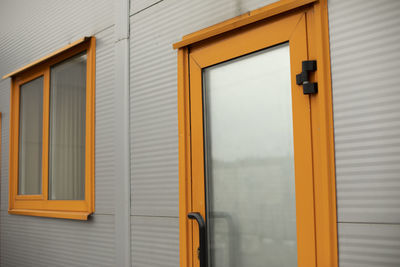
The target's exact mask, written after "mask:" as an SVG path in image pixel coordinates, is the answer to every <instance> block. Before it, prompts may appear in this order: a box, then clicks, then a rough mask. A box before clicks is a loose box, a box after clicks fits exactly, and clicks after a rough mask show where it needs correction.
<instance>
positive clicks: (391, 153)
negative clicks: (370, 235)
mask: <svg viewBox="0 0 400 267" xmlns="http://www.w3.org/2000/svg"><path fill="white" fill-rule="evenodd" d="M329 19H330V34H331V39H330V40H331V56H332V84H333V104H334V107H333V108H334V122H335V123H334V126H335V148H336V175H337V178H336V181H337V203H338V219H339V221H340V222H382V223H389V222H390V223H400V176H399V173H400V105H399V100H400V90H399V84H400V75H399V73H400V49H399V41H400V1H393V0H385V1H373V0H370V1H365V0H358V1H356V0H353V1H339V0H332V1H330V2H329Z"/></svg>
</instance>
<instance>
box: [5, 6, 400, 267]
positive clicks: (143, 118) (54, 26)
mask: <svg viewBox="0 0 400 267" xmlns="http://www.w3.org/2000/svg"><path fill="white" fill-rule="evenodd" d="M275 2H277V1H272V0H246V1H242V0H221V1H200V0H196V1H178V0H130V2H129V0H118V1H112V0H96V1H95V0H88V1H79V0H73V1H46V0H38V1H24V0H17V1H12V0H3V1H2V2H1V3H0V22H1V23H0V76H4V75H6V74H8V73H10V72H12V71H14V70H16V69H18V68H21V67H24V66H25V65H27V64H29V63H31V62H33V61H35V60H38V59H40V58H42V57H44V56H46V55H48V54H50V53H52V52H54V51H56V50H57V49H60V48H62V47H64V46H66V45H68V44H70V43H72V42H74V41H76V40H78V39H79V38H82V37H85V36H94V37H95V38H96V72H95V88H96V89H95V90H96V93H95V146H94V149H95V159H94V160H95V162H94V166H95V212H94V214H93V215H91V216H90V217H89V219H88V220H87V221H79V220H68V219H59V218H44V217H32V216H23V215H14V214H9V213H8V208H9V197H8V196H9V164H10V162H9V147H10V144H9V140H10V134H9V125H10V116H9V114H10V98H11V96H10V87H11V79H10V78H6V79H2V80H1V81H0V112H1V154H0V155H1V165H0V166H1V169H0V180H1V185H0V187H1V191H0V195H1V199H0V265H1V266H128V265H132V266H135V267H136V266H137V267H145V266H146V267H150V266H151V267H155V266H174V267H176V266H180V246H179V231H180V230H179V207H180V206H179V205H180V203H179V175H178V174H179V145H178V144H179V143H178V142H179V135H178V111H177V110H178V102H177V99H178V95H177V86H178V81H177V76H178V69H177V66H178V62H177V50H174V49H173V47H172V45H173V44H174V43H176V42H179V41H180V40H181V39H182V36H184V35H187V34H191V33H193V32H195V31H198V30H201V29H203V28H206V27H209V26H212V25H214V24H216V23H219V22H221V21H224V20H227V19H231V18H233V17H235V16H238V15H240V14H244V13H246V12H249V11H252V10H255V9H257V8H261V7H264V6H267V5H269V4H272V3H275ZM286 2H288V1H286ZM293 2H295V1H293ZM327 3H328V18H329V46H330V62H331V79H332V102H333V132H334V143H335V144H334V148H335V170H336V177H335V178H336V199H337V202H336V205H337V222H336V223H337V224H336V225H337V242H338V259H339V266H341V267H346V266H348V267H350V266H351V267H354V266H377V267H378V266H379V267H384V266H393V267H394V266H400V167H399V166H400V164H399V163H400V106H399V105H398V102H397V101H398V98H400V91H399V89H398V84H399V82H400V76H399V75H398V74H399V71H400V49H399V47H398V38H399V36H400V2H399V1H395V0H382V1H374V0H368V1H362V0H351V1H340V0H328V1H327ZM226 168H228V167H226ZM229 168H230V169H229V171H232V172H234V171H235V167H234V166H233V167H232V166H231V167H229ZM238 171H240V170H238ZM181 266H184V265H181Z"/></svg>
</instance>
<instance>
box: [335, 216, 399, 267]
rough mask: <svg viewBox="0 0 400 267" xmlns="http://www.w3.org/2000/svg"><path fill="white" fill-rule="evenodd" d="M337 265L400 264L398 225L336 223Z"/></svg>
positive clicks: (387, 266) (381, 266)
mask: <svg viewBox="0 0 400 267" xmlns="http://www.w3.org/2000/svg"><path fill="white" fill-rule="evenodd" d="M338 232H339V240H338V241H339V266H340V267H378V266H379V267H398V266H400V264H399V263H400V225H394V224H393V225H391V224H354V223H339V224H338Z"/></svg>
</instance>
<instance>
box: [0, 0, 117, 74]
mask: <svg viewBox="0 0 400 267" xmlns="http://www.w3.org/2000/svg"><path fill="white" fill-rule="evenodd" d="M113 10H114V1H112V0H86V1H81V0H71V1H47V0H36V1H30V0H2V1H1V19H0V21H1V23H0V32H1V36H2V38H1V39H0V51H1V52H0V62H1V64H0V76H3V75H4V74H7V73H9V72H11V71H13V70H15V69H17V68H19V67H22V66H24V65H26V64H28V63H30V62H32V61H34V60H36V59H39V58H41V57H43V56H45V55H47V54H49V53H50V52H52V51H54V50H56V49H58V48H60V47H63V46H65V45H66V44H68V43H69V42H72V41H75V40H77V39H79V38H81V37H83V36H84V35H93V34H95V33H96V32H99V31H101V30H103V29H105V28H106V27H109V26H111V25H112V24H113V23H114V13H113V12H114V11H113Z"/></svg>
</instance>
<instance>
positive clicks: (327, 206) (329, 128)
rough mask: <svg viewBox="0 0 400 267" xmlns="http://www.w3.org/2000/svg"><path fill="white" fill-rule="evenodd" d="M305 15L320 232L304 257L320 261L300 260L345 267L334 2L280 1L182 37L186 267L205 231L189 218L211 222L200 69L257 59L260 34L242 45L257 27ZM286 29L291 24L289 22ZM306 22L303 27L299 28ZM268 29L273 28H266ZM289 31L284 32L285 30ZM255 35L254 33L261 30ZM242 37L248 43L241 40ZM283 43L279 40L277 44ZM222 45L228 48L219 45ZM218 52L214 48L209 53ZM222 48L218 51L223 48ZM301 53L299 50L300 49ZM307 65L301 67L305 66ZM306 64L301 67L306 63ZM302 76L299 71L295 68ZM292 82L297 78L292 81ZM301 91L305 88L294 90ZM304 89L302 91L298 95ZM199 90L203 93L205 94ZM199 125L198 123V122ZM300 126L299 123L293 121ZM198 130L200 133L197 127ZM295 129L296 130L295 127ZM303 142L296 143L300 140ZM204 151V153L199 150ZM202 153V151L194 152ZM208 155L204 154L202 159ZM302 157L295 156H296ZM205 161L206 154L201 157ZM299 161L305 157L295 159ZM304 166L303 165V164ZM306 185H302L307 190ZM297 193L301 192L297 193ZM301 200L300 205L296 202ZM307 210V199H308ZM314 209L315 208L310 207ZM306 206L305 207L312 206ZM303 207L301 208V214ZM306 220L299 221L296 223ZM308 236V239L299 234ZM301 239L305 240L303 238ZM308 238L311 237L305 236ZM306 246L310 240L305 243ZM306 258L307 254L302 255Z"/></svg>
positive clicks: (183, 257)
mask: <svg viewBox="0 0 400 267" xmlns="http://www.w3.org/2000/svg"><path fill="white" fill-rule="evenodd" d="M300 13H303V14H304V20H305V23H306V32H305V33H303V35H304V36H303V37H304V38H306V48H305V49H306V54H307V56H308V59H316V60H317V64H318V70H317V71H316V73H315V74H312V75H311V80H312V81H316V82H318V93H317V94H316V95H311V96H310V97H309V109H310V113H309V118H308V119H307V120H309V121H310V124H309V125H310V129H309V135H310V139H311V140H310V141H311V152H312V158H311V163H309V164H310V165H309V166H310V168H311V173H312V179H311V180H312V186H311V192H310V194H311V198H312V201H313V203H312V205H313V214H311V216H309V215H310V214H307V215H308V216H309V218H300V219H301V220H303V222H306V221H309V222H310V223H312V224H313V225H314V226H313V233H308V234H310V236H312V238H310V240H308V241H306V245H303V246H302V247H303V248H302V249H303V251H298V252H300V254H301V255H300V256H302V255H303V256H305V255H308V254H309V253H308V252H309V251H314V255H313V258H312V259H310V258H307V257H303V258H301V259H300V258H299V260H301V262H299V264H301V265H299V266H332V267H334V266H338V251H337V226H336V223H337V219H336V186H335V163H334V139H333V118H332V92H331V74H330V55H329V32H328V13H327V0H281V1H277V2H276V3H273V4H271V5H268V6H265V7H263V8H260V9H257V10H254V11H251V12H248V13H246V14H244V15H241V16H238V17H235V18H233V19H230V20H227V21H224V22H222V23H219V24H216V25H214V26H211V27H208V28H206V29H203V30H200V31H198V32H195V33H192V34H189V35H187V36H185V37H183V39H182V41H180V42H178V43H175V44H174V45H173V47H174V48H175V49H178V125H179V232H180V262H181V266H188V267H189V266H190V267H192V266H198V264H199V262H198V260H197V257H196V253H195V249H194V246H196V247H197V246H198V234H197V231H198V228H197V225H196V222H193V221H189V220H188V218H187V214H188V213H189V212H200V213H202V215H203V217H204V215H205V214H204V201H203V200H204V178H203V181H202V180H201V179H199V178H198V177H204V169H203V164H202V160H203V159H202V155H197V154H196V153H199V150H201V147H202V142H203V140H202V134H203V133H202V132H200V131H197V132H194V131H195V129H200V128H201V124H202V122H201V121H200V119H194V120H193V118H202V115H201V114H200V115H198V114H197V115H196V113H199V112H202V104H201V102H202V99H201V90H200V89H201V83H202V80H201V68H203V67H207V66H209V65H213V64H216V63H218V62H223V61H225V60H228V59H230V58H231V56H226V55H227V54H229V53H237V54H238V55H239V54H241V55H244V54H247V53H250V52H252V50H251V49H253V48H252V46H253V45H254V46H256V45H255V44H254V43H256V42H259V40H257V39H260V38H262V37H260V35H259V34H255V35H253V37H251V38H245V39H243V36H244V35H246V34H247V37H248V36H251V34H248V33H249V32H251V31H253V30H254V29H256V28H257V27H258V26H257V25H263V24H264V22H265V23H266V25H268V23H270V24H274V23H278V24H279V23H282V22H283V21H284V20H285V18H286V20H287V18H288V17H290V16H294V15H296V14H300ZM283 23H284V22H283ZM299 23H300V22H299ZM266 27H267V29H268V26H266ZM283 27H285V26H283ZM254 31H255V30H254ZM284 32H285V31H284V30H283V29H282V31H275V33H274V35H271V34H270V35H268V32H267V33H265V34H266V36H268V38H270V40H267V41H265V42H266V44H265V46H266V47H268V46H269V45H268V42H271V43H272V44H273V43H274V42H277V43H279V40H280V39H282V40H284V39H285V37H283V36H282V34H284ZM241 35H242V38H241ZM277 40H278V41H277ZM229 42H237V43H241V44H243V45H242V46H235V47H239V48H238V51H235V52H232V51H231V52H227V50H234V49H236V48H233V47H231V46H229V44H228V43H229ZM218 43H220V44H221V45H219V46H218ZM222 44H223V45H222ZM212 46H214V47H216V49H207V48H208V47H212ZM217 47H218V48H217ZM296 49H297V48H296ZM306 59H307V58H303V59H301V60H306ZM301 60H300V61H299V64H301ZM291 68H292V70H291V71H292V72H293V71H297V72H295V73H298V72H300V71H299V70H297V68H298V66H296V67H293V66H291ZM292 75H293V74H292ZM293 86H294V89H296V90H302V88H301V87H300V86H297V85H292V87H293ZM297 87H298V88H297ZM199 88H200V89H199ZM198 120H199V121H198ZM294 124H296V122H294ZM196 125H198V126H196ZM294 127H296V125H294ZM295 138H296V137H295ZM199 148H200V149H199ZM195 150H196V151H195ZM203 153H204V152H203ZM295 153H296V152H295ZM199 154H201V153H199ZM296 160H299V159H298V158H296V159H295V161H296ZM300 160H301V159H300ZM297 186H298V185H297V182H296V187H297ZM300 186H303V185H300ZM296 194H297V189H296ZM296 201H297V199H296ZM301 202H303V204H306V202H305V201H304V200H301ZM307 203H308V204H309V201H308V200H307ZM308 204H306V205H308ZM298 205H299V203H296V206H297V207H298ZM297 218H299V217H297ZM300 234H301V235H303V234H304V233H300ZM298 236H299V233H298ZM305 238H306V237H305ZM303 240H304V239H303ZM303 252H304V253H303Z"/></svg>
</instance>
